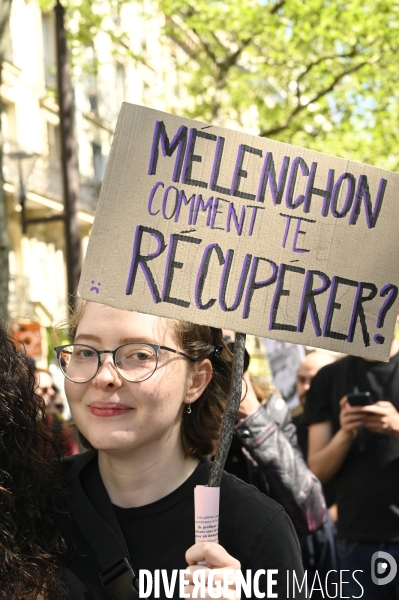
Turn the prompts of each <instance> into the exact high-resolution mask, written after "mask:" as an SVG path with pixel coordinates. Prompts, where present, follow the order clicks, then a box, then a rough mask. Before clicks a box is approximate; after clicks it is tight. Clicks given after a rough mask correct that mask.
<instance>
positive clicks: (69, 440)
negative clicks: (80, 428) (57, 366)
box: [36, 368, 80, 456]
mask: <svg viewBox="0 0 399 600" xmlns="http://www.w3.org/2000/svg"><path fill="white" fill-rule="evenodd" d="M36 380H37V388H36V393H37V394H38V395H39V396H40V397H41V398H42V399H43V401H44V403H45V406H46V419H47V422H48V425H49V427H50V429H51V431H52V432H53V437H54V442H55V443H56V444H57V446H58V448H59V449H60V452H61V455H62V456H73V455H74V454H79V452H80V449H79V445H78V443H77V441H76V439H75V437H74V434H73V432H72V430H71V429H70V428H69V426H68V424H67V423H66V421H65V419H64V418H63V416H62V411H61V412H60V404H61V403H62V407H63V402H62V398H61V396H60V395H59V393H57V392H58V390H57V388H56V387H55V385H54V382H53V378H52V376H51V373H50V371H49V370H48V369H41V368H38V369H37V370H36ZM60 400H61V403H60ZM62 410H63V408H62Z"/></svg>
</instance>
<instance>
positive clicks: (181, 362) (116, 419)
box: [65, 303, 200, 452]
mask: <svg viewBox="0 0 399 600" xmlns="http://www.w3.org/2000/svg"><path fill="white" fill-rule="evenodd" d="M136 341H141V342H149V343H154V344H160V345H164V346H168V347H170V348H173V349H177V350H181V348H178V346H177V343H176V341H175V339H174V336H173V332H172V331H171V329H170V322H168V321H167V320H166V319H162V318H160V317H155V316H151V315H144V314H140V313H135V312H126V311H122V310H117V309H115V308H111V307H108V306H104V305H101V304H97V303H89V304H88V305H87V307H86V310H85V312H84V314H83V317H82V319H81V321H80V323H79V325H78V328H77V332H76V337H75V340H74V343H81V344H87V345H90V346H92V347H93V348H96V349H97V350H114V349H115V348H117V347H118V346H120V345H122V344H126V343H129V342H136ZM101 360H102V363H103V364H102V365H101V368H100V370H99V371H98V373H97V375H96V376H95V377H94V379H92V380H91V381H89V382H88V383H74V382H72V381H69V380H68V379H66V380H65V391H66V395H67V398H68V402H69V405H70V409H71V413H72V417H73V420H74V421H75V423H76V426H77V427H78V429H79V430H80V431H81V433H82V434H83V435H84V436H85V438H86V439H87V440H89V442H90V443H91V444H92V445H93V446H94V447H95V448H97V449H98V450H105V451H117V450H119V451H121V450H122V451H132V450H135V449H139V448H143V447H146V449H147V450H148V449H153V450H154V451H156V452H157V451H159V450H162V448H164V445H165V444H167V445H168V444H169V445H170V444H172V445H175V444H180V421H181V418H182V412H183V409H184V408H185V407H187V402H188V399H189V397H191V399H192V401H195V400H196V398H197V397H199V395H200V393H198V395H197V394H196V388H195V389H194V388H193V380H194V379H195V378H194V377H193V376H192V375H191V374H190V371H189V369H188V364H187V359H185V358H184V357H182V356H179V355H176V354H173V353H172V352H168V351H167V350H160V351H159V360H158V367H157V370H156V371H155V373H154V374H153V375H152V376H151V377H150V378H149V379H147V380H146V381H142V382H140V383H132V382H129V381H126V380H125V379H123V378H122V377H121V375H119V373H118V372H117V371H116V369H115V366H114V364H113V361H112V355H111V354H102V355H101ZM193 392H194V393H193ZM190 394H191V396H190Z"/></svg>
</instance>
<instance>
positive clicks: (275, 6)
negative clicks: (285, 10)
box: [270, 0, 285, 15]
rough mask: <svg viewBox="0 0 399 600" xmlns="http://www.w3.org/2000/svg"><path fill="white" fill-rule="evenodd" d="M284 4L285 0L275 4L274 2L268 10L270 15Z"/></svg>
mask: <svg viewBox="0 0 399 600" xmlns="http://www.w3.org/2000/svg"><path fill="white" fill-rule="evenodd" d="M284 4H285V0H280V2H277V4H275V5H274V6H273V8H272V9H271V10H270V14H271V15H275V14H276V12H277V11H279V10H280V8H282V7H283V6H284Z"/></svg>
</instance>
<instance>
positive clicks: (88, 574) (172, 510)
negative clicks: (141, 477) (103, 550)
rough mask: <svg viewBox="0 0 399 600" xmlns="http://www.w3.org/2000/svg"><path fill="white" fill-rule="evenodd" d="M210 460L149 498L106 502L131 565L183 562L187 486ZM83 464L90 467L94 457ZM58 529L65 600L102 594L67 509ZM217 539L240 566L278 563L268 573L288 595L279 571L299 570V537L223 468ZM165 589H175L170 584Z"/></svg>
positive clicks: (100, 598)
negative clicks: (63, 543)
mask: <svg viewBox="0 0 399 600" xmlns="http://www.w3.org/2000/svg"><path fill="white" fill-rule="evenodd" d="M72 463H73V460H72V461H70V462H69V465H71V464H72ZM210 467H211V463H210V461H208V460H203V461H201V462H200V463H199V465H198V467H197V468H196V470H195V471H194V472H193V474H192V475H191V476H190V477H189V478H188V479H187V480H186V481H185V482H184V483H183V485H181V486H180V487H179V488H178V489H176V490H175V491H174V492H172V493H171V494H169V495H168V496H166V497H165V498H162V499H160V500H158V501H156V502H153V503H152V504H148V505H146V506H141V507H138V508H120V507H117V506H114V512H115V514H116V517H117V519H118V521H119V524H120V527H121V530H122V532H123V534H124V537H125V540H126V544H127V546H128V548H129V552H130V556H131V560H132V564H133V565H134V567H135V569H136V570H137V571H138V570H140V569H147V570H149V571H151V573H154V571H155V569H167V570H168V572H169V573H170V572H171V571H172V570H173V569H185V568H186V567H187V563H186V560H185V553H186V550H188V548H190V546H192V545H193V544H194V543H195V538H194V487H195V486H196V485H206V484H207V481H208V476H209V471H210ZM85 468H86V469H87V468H93V469H94V468H95V469H98V464H97V461H96V460H94V461H92V462H91V463H89V465H88V466H87V467H85ZM81 480H83V478H81ZM62 533H63V535H64V537H65V538H66V540H67V543H68V546H69V547H70V548H71V550H72V548H74V551H73V553H72V556H71V558H70V560H69V562H68V564H67V565H66V568H65V569H64V573H65V579H66V581H67V583H68V586H69V589H70V590H71V595H72V598H73V600H94V599H95V600H106V599H107V596H106V595H105V593H104V591H103V589H102V586H101V584H100V580H99V571H100V567H99V565H98V563H97V560H96V557H95V554H94V552H93V550H92V549H91V547H90V545H89V543H88V541H87V540H86V538H85V537H84V536H83V534H82V533H81V532H80V530H79V528H78V526H77V525H76V524H75V522H74V521H72V518H71V517H66V519H65V523H64V524H63V531H62ZM219 543H220V544H221V545H222V546H223V547H224V548H225V549H226V550H227V551H228V552H229V553H230V554H231V555H232V556H234V557H235V558H236V559H237V560H239V561H240V562H241V569H242V570H243V571H244V573H245V570H246V569H251V571H252V574H253V575H254V574H255V572H256V571H257V570H259V569H265V570H267V569H278V575H277V576H276V575H274V576H273V577H275V578H276V579H277V581H278V585H277V586H274V587H273V592H277V593H278V598H288V597H291V596H290V595H289V594H291V593H292V589H291V588H290V590H289V592H287V588H286V580H287V571H289V572H290V580H291V582H292V571H294V570H295V572H296V574H297V579H298V581H301V580H302V578H303V568H302V564H301V555H300V549H299V544H298V540H297V537H296V534H295V531H294V529H293V526H292V523H291V520H290V519H289V517H288V515H287V514H286V513H285V512H284V510H283V509H282V508H281V506H280V505H279V504H277V503H276V502H274V501H273V500H271V499H270V498H267V497H266V496H264V495H263V494H261V493H260V492H259V491H258V490H257V489H255V488H254V487H253V486H249V485H247V484H245V483H243V482H242V481H240V480H238V479H237V478H236V477H234V476H233V475H229V474H227V473H224V474H223V478H222V483H221V491H220V522H219ZM169 578H170V576H169ZM266 586H267V583H266V576H263V575H262V576H261V577H260V580H259V588H260V590H261V591H264V592H265V593H267V587H266ZM161 591H162V587H161ZM296 594H297V596H296V597H297V598H305V596H304V595H302V593H298V591H296ZM161 596H162V594H161ZM173 597H174V598H178V597H179V595H178V586H176V590H175V595H174V596H173ZM242 597H243V598H244V597H245V596H244V595H242ZM252 597H253V598H255V596H252Z"/></svg>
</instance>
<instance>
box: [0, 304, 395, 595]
mask: <svg viewBox="0 0 399 600" xmlns="http://www.w3.org/2000/svg"><path fill="white" fill-rule="evenodd" d="M68 333H69V339H70V343H69V344H67V345H63V346H58V347H57V348H56V354H57V357H58V362H59V367H60V369H61V372H62V373H63V375H64V376H65V393H66V397H67V399H68V404H69V408H70V411H71V415H72V423H70V422H67V421H66V420H65V419H64V417H63V416H62V413H63V399H62V396H61V395H60V393H59V390H58V389H57V388H56V387H55V385H54V382H53V380H52V377H51V374H50V371H48V370H45V369H36V368H35V365H34V364H33V363H32V361H31V360H30V359H29V358H28V357H27V356H26V354H25V352H24V348H23V347H22V346H21V345H19V344H18V343H17V342H16V341H15V340H14V339H13V338H12V336H11V334H10V333H9V331H8V330H7V328H6V327H5V325H1V327H0V423H1V426H0V431H1V435H0V502H1V511H0V599H3V598H4V600H5V599H8V600H23V599H26V600H33V599H38V600H53V599H54V600H63V599H64V598H65V599H66V598H72V599H73V600H97V599H98V600H101V599H104V600H105V599H106V598H110V597H113V598H114V600H124V599H125V598H126V599H128V598H138V597H139V595H138V591H137V589H138V587H137V586H138V574H139V571H140V570H142V569H146V570H148V571H150V572H156V570H157V569H159V570H165V573H168V574H171V573H172V572H173V570H174V569H181V570H183V569H187V574H186V575H185V578H186V580H187V586H186V587H185V590H184V591H185V592H186V593H193V590H195V586H196V582H197V581H198V579H197V578H198V577H199V575H198V573H197V571H201V573H203V574H204V575H203V576H204V577H205V581H206V582H208V583H209V581H210V575H211V573H212V571H214V570H215V569H218V570H219V571H218V574H217V576H215V578H214V579H215V580H220V581H222V580H223V577H224V575H225V573H227V571H229V570H231V571H232V572H233V573H237V572H238V571H239V570H241V572H247V570H250V571H251V572H253V573H255V572H258V571H259V570H262V569H264V570H265V571H267V570H273V569H274V570H275V571H276V573H277V576H276V579H275V582H274V587H273V588H272V592H273V593H276V594H277V596H270V595H269V594H270V593H271V588H270V585H269V584H270V582H269V580H268V577H267V576H266V575H265V576H264V577H260V578H259V582H258V583H259V590H260V592H261V593H264V594H265V597H278V598H290V597H296V598H314V599H318V598H326V597H342V598H356V597H357V598H359V597H362V598H365V599H366V600H379V599H381V600H385V599H399V577H398V575H397V574H396V561H399V477H398V476H399V371H398V365H399V341H398V340H396V339H394V341H393V343H392V348H391V358H390V361H389V362H388V363H381V362H377V361H371V360H366V359H363V358H358V357H353V356H345V357H336V356H333V355H332V354H330V353H327V352H319V351H312V352H310V353H308V354H307V356H306V357H305V359H304V360H303V362H302V364H301V365H300V367H299V370H298V373H297V396H298V399H299V405H298V406H297V407H295V408H294V409H293V410H292V411H291V410H290V409H289V407H288V405H287V404H286V402H285V401H284V399H283V398H282V397H281V395H280V394H279V392H278V390H275V389H273V386H271V385H270V386H266V385H260V384H259V381H256V380H253V379H252V378H251V376H250V374H249V373H250V369H249V364H250V357H249V355H248V353H246V357H245V364H244V373H243V393H242V400H241V403H240V407H239V412H238V415H237V420H236V424H235V427H234V434H233V440H232V444H231V447H230V451H229V454H228V458H227V461H226V465H225V473H224V475H223V478H222V482H221V489H220V517H219V543H215V542H207V543H204V542H199V543H196V541H195V535H194V521H195V514H194V500H193V497H194V489H195V487H196V486H203V485H207V481H208V477H209V472H210V470H211V467H212V457H213V456H214V454H215V452H216V448H217V445H218V438H219V434H220V425H221V418H222V415H223V412H224V409H225V407H226V403H227V399H228V394H229V388H230V380H231V369H232V352H233V350H234V342H232V341H231V340H229V339H227V338H226V336H224V335H223V332H222V330H220V329H216V328H212V327H207V326H201V325H195V324H192V323H187V322H180V321H173V320H169V319H165V318H160V317H155V316H150V315H143V314H137V313H134V312H125V311H120V310H117V309H114V308H111V307H108V306H104V305H101V304H97V303H87V302H84V301H78V302H77V304H76V309H75V312H74V314H72V315H71V316H70V318H69V322H68ZM61 457H62V458H61ZM387 555H388V558H387ZM381 557H383V558H384V560H385V562H381V560H380V562H377V563H376V566H375V568H374V567H373V565H374V563H375V562H376V560H377V559H378V558H381ZM389 557H391V559H390V558H389ZM373 561H374V562H373ZM381 565H382V566H381ZM286 572H291V573H292V572H295V577H296V580H297V581H298V582H303V581H305V585H303V586H302V587H301V586H300V585H298V587H297V589H296V590H295V595H292V594H293V591H292V590H291V589H290V583H289V581H290V580H289V578H287V577H286ZM342 572H346V573H347V574H348V575H347V577H346V579H344V583H342V578H341V579H340V573H342ZM353 573H356V575H355V576H352V574H353ZM236 577H237V575H235V576H232V578H231V580H230V583H229V588H231V590H234V589H235V585H236ZM218 578H219V579H218ZM316 580H317V582H318V585H315V581H316ZM326 582H328V585H330V588H329V593H330V595H328V594H327V592H326V589H325V586H326V585H327V583H326ZM333 584H335V586H336V588H335V589H337V590H338V592H337V595H336V596H334V595H333V593H332V591H331V590H332V589H333V588H332V587H331V586H332V585H333ZM209 585H210V584H209ZM171 593H172V595H169V596H167V597H176V598H177V597H180V596H179V592H178V588H177V587H176V589H175V592H174V595H173V592H171ZM154 597H157V596H156V595H155V596H154ZM158 597H159V596H158ZM160 597H163V596H162V593H161V596H160ZM186 597H188V596H186ZM193 597H195V595H193ZM206 597H215V596H211V595H209V596H206ZM222 597H224V596H222ZM234 597H236V596H234ZM237 597H239V596H237ZM241 597H242V598H244V597H248V598H252V597H258V596H255V594H253V595H252V594H251V593H250V595H246V594H245V595H244V593H243V594H242V596H241Z"/></svg>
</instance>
